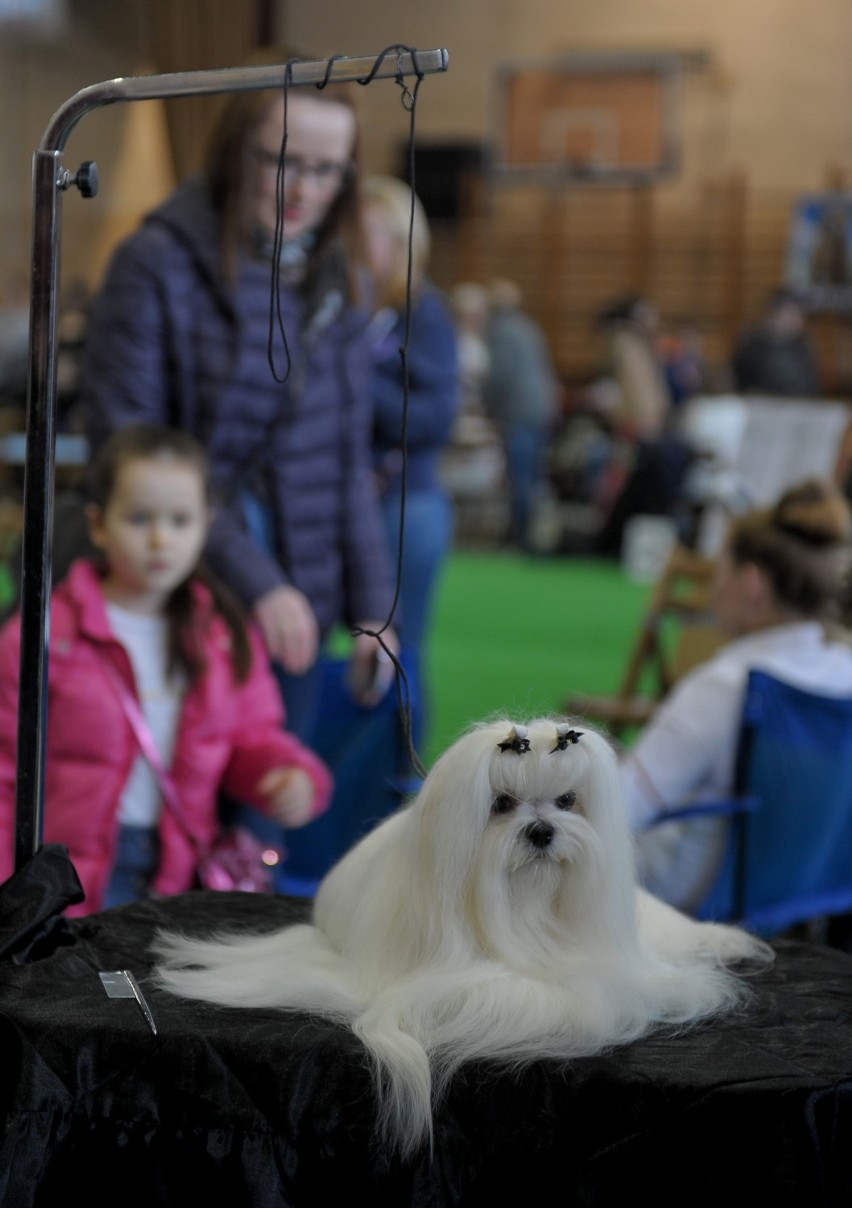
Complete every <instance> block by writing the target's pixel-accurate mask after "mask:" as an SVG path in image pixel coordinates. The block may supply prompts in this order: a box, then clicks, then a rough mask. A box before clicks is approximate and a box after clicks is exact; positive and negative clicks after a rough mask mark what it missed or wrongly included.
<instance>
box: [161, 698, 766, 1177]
mask: <svg viewBox="0 0 852 1208" xmlns="http://www.w3.org/2000/svg"><path fill="white" fill-rule="evenodd" d="M572 725H576V726H577V727H578V729H573V728H572ZM579 727H582V732H581V731H580V730H579ZM158 953H159V957H160V964H159V967H158V979H159V982H160V984H161V985H163V986H164V987H166V988H167V989H169V990H171V991H172V992H174V993H175V994H179V995H182V996H185V997H189V998H199V999H205V1000H208V1001H211V1002H215V1003H222V1004H225V1005H228V1006H232V1007H253V1006H258V1007H279V1008H282V1009H284V1010H291V1011H298V1010H311V1011H318V1012H322V1013H324V1014H326V1015H329V1016H332V1017H335V1018H337V1019H339V1020H342V1021H345V1022H347V1023H348V1024H349V1026H351V1027H352V1029H353V1031H354V1032H355V1033H356V1034H357V1035H358V1036H359V1037H360V1038H361V1040H362V1041H363V1043H364V1044H365V1046H366V1048H367V1050H368V1052H369V1053H370V1055H371V1057H372V1061H373V1067H374V1072H375V1080H376V1085H377V1090H378V1096H379V1103H380V1117H379V1128H380V1132H381V1133H382V1135H383V1136H384V1138H385V1139H386V1140H387V1141H388V1142H390V1143H391V1144H392V1145H394V1146H396V1147H398V1148H399V1149H400V1150H401V1151H402V1152H404V1153H409V1152H411V1151H413V1150H415V1149H416V1148H418V1147H419V1146H420V1145H421V1144H423V1143H424V1142H426V1141H430V1140H431V1133H432V1107H433V1104H434V1102H435V1101H436V1099H437V1098H438V1097H439V1096H440V1094H441V1091H442V1089H443V1088H444V1086H445V1085H446V1083H447V1080H448V1079H449V1078H450V1076H451V1075H452V1073H453V1072H454V1070H456V1069H457V1067H458V1066H459V1065H460V1064H461V1063H462V1062H465V1061H468V1060H470V1059H471V1058H492V1059H497V1060H499V1061H501V1062H504V1063H511V1064H518V1063H522V1062H527V1061H530V1060H532V1059H535V1058H540V1057H549V1058H555V1059H558V1060H563V1061H564V1060H566V1059H570V1058H573V1057H578V1056H586V1055H590V1054H593V1053H597V1052H600V1051H601V1050H602V1049H607V1048H610V1047H611V1046H613V1045H617V1044H623V1043H625V1042H627V1041H631V1040H635V1039H636V1038H638V1037H640V1036H642V1035H643V1034H644V1033H646V1032H648V1031H649V1030H650V1029H651V1028H653V1027H655V1026H659V1025H668V1026H670V1027H675V1026H684V1025H687V1024H691V1023H694V1022H696V1021H698V1020H701V1019H705V1018H707V1017H709V1016H712V1015H714V1014H716V1013H719V1012H722V1011H726V1010H730V1009H731V1008H733V1007H736V1006H738V1005H740V1004H742V1003H743V1001H744V1000H745V998H746V997H747V990H746V987H745V984H744V982H743V981H742V979H741V978H740V977H738V976H737V975H736V974H735V973H733V972H731V971H730V970H729V968H728V966H729V965H731V964H734V963H738V962H743V961H747V962H750V963H751V964H752V965H753V966H755V965H758V964H763V963H765V962H766V961H768V960H771V958H772V950H771V949H770V948H769V946H768V945H766V944H764V943H762V942H761V941H760V940H757V939H755V938H754V937H753V936H750V935H748V934H746V933H745V932H743V931H741V930H738V929H736V928H733V927H725V926H719V925H716V924H711V923H696V922H694V921H693V920H691V919H688V918H686V917H685V916H684V915H681V914H679V913H678V912H677V911H675V910H673V909H671V908H670V907H668V906H666V905H664V904H663V903H662V902H659V901H658V900H657V899H655V898H652V897H650V896H649V895H648V894H646V893H644V892H643V891H642V890H638V889H637V888H636V884H635V877H634V867H633V852H632V844H631V838H630V833H629V829H628V825H627V821H626V816H625V811H624V807H623V803H622V799H621V789H620V783H619V777H618V770H617V764H616V759H615V755H614V753H613V751H612V749H611V747H610V745H609V743H608V742H607V741H606V739H605V738H603V737H602V736H601V735H599V734H597V733H595V732H594V731H592V730H590V729H589V728H588V727H587V726H585V725H584V724H583V723H581V722H576V723H571V724H566V723H564V721H562V722H560V721H557V720H556V719H553V718H550V719H548V718H544V719H538V720H535V721H531V722H529V723H528V725H526V726H521V725H512V724H511V723H510V722H508V721H507V720H502V721H497V722H488V723H484V724H482V725H480V726H478V727H476V728H475V729H473V730H472V731H471V732H470V733H468V734H466V735H465V736H463V737H462V738H461V739H460V740H459V741H458V742H456V743H455V745H454V746H452V747H451V748H450V749H449V750H448V751H446V752H445V754H444V755H443V756H442V757H441V758H440V759H439V760H438V761H437V762H436V764H435V766H434V768H433V769H432V771H431V772H430V773H429V775H428V776H427V777H426V780H425V782H424V784H423V788H422V790H421V792H420V793H419V794H418V796H417V797H416V798H415V800H414V801H413V802H412V803H411V804H410V805H408V806H407V807H406V808H404V809H402V810H400V811H399V812H398V813H396V814H394V815H393V816H392V817H391V818H389V819H388V820H386V821H385V822H383V823H382V824H381V825H380V826H378V827H377V828H376V829H375V830H373V831H372V832H371V833H370V834H369V835H367V837H366V838H364V839H363V840H362V841H361V842H360V843H358V844H357V846H355V847H354V848H353V849H352V850H351V851H350V852H349V853H348V854H347V855H346V856H345V857H344V858H343V859H342V860H341V861H340V862H339V863H338V864H337V865H336V866H335V867H334V868H333V869H332V870H331V872H330V873H329V874H328V876H327V877H326V878H325V880H324V881H323V882H322V885H321V886H320V889H319V892H318V895H317V898H316V902H315V905H314V914H313V923H312V924H310V925H308V924H301V925H296V926H293V927H290V928H287V929H285V930H280V931H277V932H273V933H272V934H267V935H262V936H246V935H244V934H241V935H226V936H218V937H215V938H214V939H212V940H207V941H198V940H193V939H191V938H187V937H184V936H180V935H164V936H161V937H160V938H159V941H158Z"/></svg>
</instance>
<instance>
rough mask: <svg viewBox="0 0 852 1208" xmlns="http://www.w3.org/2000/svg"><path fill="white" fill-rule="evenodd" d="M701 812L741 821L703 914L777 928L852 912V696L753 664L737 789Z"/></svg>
mask: <svg viewBox="0 0 852 1208" xmlns="http://www.w3.org/2000/svg"><path fill="white" fill-rule="evenodd" d="M691 812H692V811H689V810H684V811H681V812H679V813H678V815H677V816H680V817H689V816H690V813H691ZM701 812H704V813H730V814H731V815H732V824H731V828H730V835H729V839H728V843H727V847H726V850H725V854H724V858H723V861H722V865H721V868H720V871H719V874H718V877H717V879H716V881H715V883H714V885H713V886H712V887H711V889H710V891H709V892H708V894H707V896H706V897H705V899H704V901H703V902H702V903H701V905H700V906H699V907H698V909H697V910H696V911H695V912H694V913H695V916H696V917H697V918H700V919H708V920H715V921H717V922H737V923H739V924H740V925H741V926H743V927H745V928H747V929H748V930H750V931H754V932H756V933H757V934H759V935H763V936H772V935H778V934H779V933H780V932H782V931H785V930H787V929H788V928H790V927H793V926H794V925H796V924H800V923H809V922H811V921H813V920H823V919H827V918H830V917H832V916H836V915H844V914H847V913H849V912H850V911H852V699H849V698H836V697H826V696H818V695H816V694H815V693H812V692H806V691H804V690H803V689H801V688H794V687H793V686H792V685H790V684H786V683H783V682H782V681H780V680H778V679H775V678H774V677H773V676H771V675H768V674H767V673H765V672H763V671H752V672H751V673H750V674H749V678H748V683H747V687H746V694H745V701H744V705H743V716H742V727H741V731H740V741H739V749H738V754H737V763H736V777H735V797H734V798H733V799H732V800H731V801H730V802H727V803H722V804H717V805H712V806H709V807H708V808H707V809H705V810H702V811H701ZM673 816H675V815H672V814H669V815H667V817H669V818H671V817H673Z"/></svg>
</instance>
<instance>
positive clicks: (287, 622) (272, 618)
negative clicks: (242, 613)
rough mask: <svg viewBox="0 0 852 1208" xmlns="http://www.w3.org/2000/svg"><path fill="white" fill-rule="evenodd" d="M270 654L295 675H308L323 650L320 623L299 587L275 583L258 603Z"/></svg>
mask: <svg viewBox="0 0 852 1208" xmlns="http://www.w3.org/2000/svg"><path fill="white" fill-rule="evenodd" d="M254 615H255V618H256V619H257V623H258V624H259V625H260V630H261V633H262V634H263V640H264V642H265V643H266V649H267V650H268V651H269V657H270V658H271V659H274V660H275V661H276V662H277V663H280V664H281V666H282V667H283V668H284V670H285V671H289V672H290V674H291V675H304V673H305V672H306V671H307V670H308V669H309V668H310V667H312V666H313V665H314V663H315V662H316V660H317V654H318V653H319V626H318V625H317V619H316V617H315V616H314V613H313V609H312V608H311V606H310V604H309V603H308V598H307V596H305V595H303V594H302V592H300V591H298V590H297V589H296V588H295V587H287V586H281V587H274V588H273V589H272V591H268V592H267V593H266V595H263V596H261V597H260V599H259V600H258V601H257V603H256V604H255V606H254Z"/></svg>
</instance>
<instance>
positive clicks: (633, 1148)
mask: <svg viewBox="0 0 852 1208" xmlns="http://www.w3.org/2000/svg"><path fill="white" fill-rule="evenodd" d="M57 853H58V854H57ZM43 862H44V864H45V866H46V867H47V869H48V873H47V878H45V877H44V876H39V875H38V871H37V870H36V871H35V872H33V871H31V870H24V874H19V875H16V877H14V878H12V880H11V881H9V882H7V884H6V886H4V887H3V888H2V889H0V919H2V920H3V928H4V931H3V934H2V935H0V950H2V949H3V948H4V947H5V959H4V960H2V961H0V1052H2V1054H3V1058H2V1069H3V1074H2V1078H0V1111H1V1112H2V1121H3V1124H2V1137H0V1203H2V1204H3V1205H9V1208H46V1206H50V1205H54V1204H56V1205H60V1204H61V1205H62V1206H63V1208H65V1206H66V1205H67V1203H68V1202H69V1197H70V1198H71V1199H78V1198H79V1199H82V1201H83V1202H85V1204H86V1205H87V1208H98V1206H100V1205H103V1206H104V1208H106V1206H107V1205H109V1206H110V1208H116V1206H117V1205H127V1204H133V1205H135V1204H140V1205H141V1204H145V1205H150V1206H151V1208H159V1206H161V1205H167V1206H168V1205H175V1206H177V1205H180V1206H181V1208H184V1206H185V1205H186V1204H188V1203H200V1204H205V1203H208V1204H233V1205H251V1208H290V1206H296V1205H298V1206H303V1208H325V1206H326V1205H328V1206H332V1205H337V1204H342V1203H352V1204H360V1203H363V1204H368V1205H370V1208H386V1206H387V1208H390V1206H393V1208H427V1206H428V1208H445V1206H446V1208H449V1206H450V1205H460V1206H463V1208H477V1206H478V1205H483V1208H484V1206H486V1205H487V1206H488V1208H501V1206H502V1205H515V1204H530V1203H535V1202H541V1203H556V1202H558V1203H563V1204H566V1205H567V1204H570V1205H595V1206H601V1208H603V1206H608V1205H616V1204H620V1203H633V1202H635V1201H637V1200H640V1201H641V1200H649V1201H650V1202H652V1203H653V1204H654V1205H655V1208H683V1205H685V1204H686V1205H689V1206H690V1208H701V1206H703V1205H706V1206H707V1208H710V1206H711V1205H712V1208H719V1205H720V1204H725V1203H727V1204H731V1205H739V1204H772V1206H773V1208H785V1206H790V1208H792V1206H793V1205H796V1206H800V1208H820V1206H831V1208H835V1206H836V1208H848V1205H849V1204H850V1202H852V1142H850V1138H852V958H850V957H848V956H845V955H844V954H842V953H840V952H837V951H834V950H830V949H827V948H821V947H817V946H813V945H807V944H799V943H794V942H792V941H782V942H779V943H778V944H777V945H776V947H777V951H778V959H777V963H776V965H775V966H774V967H773V968H772V969H771V970H769V971H768V972H765V973H763V974H760V975H758V976H756V977H755V979H754V991H755V1001H754V1004H753V1006H752V1008H751V1009H750V1010H749V1011H748V1012H747V1013H746V1014H744V1015H742V1016H741V1017H734V1018H728V1019H725V1020H721V1021H716V1022H713V1023H709V1024H706V1025H704V1026H701V1027H697V1028H695V1029H692V1030H690V1031H688V1032H685V1033H683V1034H681V1035H663V1034H658V1035H655V1036H652V1037H650V1038H648V1039H646V1040H643V1041H640V1042H636V1043H634V1044H631V1045H628V1046H626V1047H624V1048H620V1049H617V1050H615V1051H614V1052H612V1053H609V1054H606V1055H603V1056H599V1057H594V1058H585V1059H582V1060H577V1061H574V1062H572V1063H571V1064H570V1065H568V1066H560V1065H558V1064H556V1063H554V1062H549V1061H539V1062H535V1063H534V1064H532V1065H530V1066H528V1067H527V1068H525V1069H523V1070H521V1071H520V1072H516V1073H512V1072H507V1071H505V1070H501V1069H500V1068H498V1067H495V1066H493V1065H488V1064H484V1063H482V1064H478V1063H477V1064H471V1065H469V1066H466V1067H464V1068H463V1069H462V1071H461V1073H460V1074H459V1075H458V1076H457V1077H456V1078H455V1080H454V1081H453V1083H452V1085H451V1087H450V1090H449V1094H448V1096H447V1098H446V1101H445V1102H444V1103H443V1105H442V1106H441V1107H440V1108H439V1110H438V1113H437V1118H436V1136H435V1148H434V1153H433V1154H432V1155H431V1156H430V1155H429V1154H428V1153H426V1152H424V1153H421V1154H420V1155H418V1156H417V1157H416V1158H415V1159H414V1160H412V1161H410V1162H408V1163H404V1162H402V1161H401V1160H399V1159H397V1158H388V1157H387V1156H386V1155H384V1154H383V1153H382V1152H381V1151H380V1150H379V1149H378V1148H377V1146H376V1144H375V1141H374V1137H373V1122H374V1115H375V1099H374V1095H373V1090H372V1085H371V1078H370V1072H369V1068H368V1065H367V1061H366V1058H365V1053H364V1050H363V1049H362V1047H361V1045H360V1044H359V1042H358V1041H357V1040H356V1039H355V1037H354V1036H353V1035H352V1034H351V1033H350V1032H348V1031H347V1030H346V1029H344V1028H342V1027H339V1026H337V1025H335V1024H333V1023H329V1022H328V1021H325V1020H323V1019H319V1018H311V1017H309V1016H307V1015H285V1014H282V1013H278V1012H276V1011H273V1010H251V1011H238V1010H233V1009H226V1008H220V1007H214V1006H211V1005H208V1004H203V1003H194V1002H187V1001H182V1000H178V999H176V998H173V997H171V996H170V995H168V994H165V993H162V992H159V991H157V990H156V989H154V988H153V987H152V986H151V985H150V981H149V973H150V958H149V956H148V947H149V944H150V942H151V940H152V938H153V936H154V934H155V932H156V931H157V929H158V928H161V927H165V928H169V929H175V928H179V929H183V930H185V931H187V932H188V933H191V934H202V933H207V932H210V931H214V930H216V929H217V928H222V927H226V928H228V929H233V928H245V929H246V930H248V931H253V932H254V931H260V930H264V929H273V928H277V927H281V926H284V925H286V924H289V923H291V922H295V921H300V920H303V919H305V918H306V917H307V914H308V910H309V904H308V903H307V902H306V901H304V900H301V899H295V898H285V897H264V896H254V895H251V894H238V893H226V894H217V893H213V892H209V891H197V892H191V893H187V894H183V895H181V896H179V897H176V898H171V899H167V900H162V901H159V902H150V903H141V904H134V905H131V906H125V907H121V908H119V909H117V910H112V911H107V912H104V913H102V914H98V915H91V916H89V917H87V918H81V919H75V920H72V921H68V920H65V919H64V917H61V916H56V915H52V914H51V895H54V897H55V896H56V894H57V893H59V892H61V889H57V886H61V883H62V882H63V878H64V877H65V870H64V869H63V865H62V849H51V848H45V849H44V852H43ZM35 863H36V865H37V864H38V861H36V862H35ZM70 875H71V877H72V878H73V871H72V872H71V874H70ZM21 959H24V960H25V961H26V963H17V962H18V961H19V960H21ZM117 969H129V970H131V971H132V972H133V973H134V974H135V976H136V978H137V979H138V981H139V983H140V985H141V987H142V990H143V993H144V994H145V996H146V998H147V1001H148V1003H149V1004H150V1007H151V1009H152V1012H153V1016H154V1020H155V1022H156V1026H157V1029H158V1032H157V1035H154V1034H153V1033H152V1031H151V1030H150V1028H149V1026H148V1024H147V1023H146V1021H145V1018H144V1016H143V1014H142V1012H141V1011H140V1010H139V1008H138V1005H137V1004H136V1003H135V1002H134V1001H133V1000H132V999H112V998H109V997H107V995H106V993H105V991H104V989H103V987H102V985H101V982H100V979H99V977H98V973H99V971H101V970H117Z"/></svg>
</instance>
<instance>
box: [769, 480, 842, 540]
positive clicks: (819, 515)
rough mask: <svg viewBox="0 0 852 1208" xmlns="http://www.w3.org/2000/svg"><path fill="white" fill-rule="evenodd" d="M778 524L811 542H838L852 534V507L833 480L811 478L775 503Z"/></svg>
mask: <svg viewBox="0 0 852 1208" xmlns="http://www.w3.org/2000/svg"><path fill="white" fill-rule="evenodd" d="M772 521H773V524H774V525H775V527H776V528H779V529H781V531H782V532H785V533H787V534H789V535H790V536H792V537H798V538H799V539H800V540H802V541H805V542H806V543H807V544H809V545H836V544H841V543H843V542H844V541H848V540H849V538H850V537H852V510H850V507H849V503H848V501H847V500H846V498H845V497H844V496H843V494H842V493H841V492H840V491H839V490H838V488H837V487H835V486H834V485H833V484H831V483H828V482H822V481H820V480H819V479H809V480H808V481H807V482H804V483H801V484H800V485H799V486H796V487H792V488H791V489H790V490H789V491H786V492H785V493H784V494H783V495H782V496H781V498H780V499H779V501H778V503H777V504H776V505H775V508H774V509H773V514H772Z"/></svg>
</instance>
